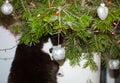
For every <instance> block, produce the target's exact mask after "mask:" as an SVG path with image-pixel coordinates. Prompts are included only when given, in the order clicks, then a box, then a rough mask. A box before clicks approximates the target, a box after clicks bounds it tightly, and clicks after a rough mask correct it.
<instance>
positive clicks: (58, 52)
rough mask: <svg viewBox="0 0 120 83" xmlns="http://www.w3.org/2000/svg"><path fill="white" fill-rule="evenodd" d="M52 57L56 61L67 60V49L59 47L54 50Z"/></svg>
mask: <svg viewBox="0 0 120 83" xmlns="http://www.w3.org/2000/svg"><path fill="white" fill-rule="evenodd" d="M52 55H53V58H54V59H55V60H62V59H64V58H65V49H64V48H62V47H61V45H58V46H56V47H54V48H53V50H52Z"/></svg>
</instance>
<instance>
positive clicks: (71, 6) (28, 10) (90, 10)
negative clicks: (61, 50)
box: [0, 0, 120, 70]
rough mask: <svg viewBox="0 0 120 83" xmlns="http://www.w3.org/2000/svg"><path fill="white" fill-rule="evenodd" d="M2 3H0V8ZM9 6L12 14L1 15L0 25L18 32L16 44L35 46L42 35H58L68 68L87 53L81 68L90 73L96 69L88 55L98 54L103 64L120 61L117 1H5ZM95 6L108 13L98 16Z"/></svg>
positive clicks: (119, 14) (91, 57) (1, 0)
mask: <svg viewBox="0 0 120 83" xmlns="http://www.w3.org/2000/svg"><path fill="white" fill-rule="evenodd" d="M3 2H4V1H3V0H0V5H2V4H3ZM9 3H10V4H12V6H13V12H12V14H10V15H4V14H3V13H2V12H1V14H0V15H1V16H0V18H1V23H2V24H5V25H7V26H8V27H9V28H8V29H10V30H11V31H12V32H13V33H15V34H16V33H22V37H21V38H20V43H24V44H26V45H31V44H36V43H37V42H38V40H39V38H40V37H41V36H43V35H47V34H51V35H53V34H58V33H59V34H63V35H65V43H64V46H65V48H66V59H70V64H71V65H76V64H79V62H80V60H81V57H82V56H84V55H82V53H87V55H85V56H84V58H85V59H86V60H87V61H86V62H85V64H84V68H86V67H88V66H90V68H91V69H92V70H96V69H97V66H96V64H95V62H94V60H93V54H92V52H95V53H101V58H102V63H103V64H107V63H108V61H109V60H110V59H120V53H119V51H120V44H119V43H120V34H119V29H118V28H119V27H120V26H119V21H120V0H104V1H103V0H101V1H100V0H9ZM101 3H102V5H101ZM99 7H103V8H108V11H107V10H104V12H102V13H101V11H99V10H98V8H99ZM98 11H99V12H98ZM107 12H108V14H107ZM99 13H101V14H102V15H101V14H100V15H101V16H102V17H100V16H99ZM104 15H106V16H104ZM10 20H11V21H10Z"/></svg>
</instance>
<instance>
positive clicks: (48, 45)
mask: <svg viewBox="0 0 120 83" xmlns="http://www.w3.org/2000/svg"><path fill="white" fill-rule="evenodd" d="M51 48H53V44H52V42H51V39H50V38H49V39H48V42H46V43H44V44H43V48H42V51H43V52H45V53H47V54H49V55H50V58H51V60H53V58H52V53H50V49H51Z"/></svg>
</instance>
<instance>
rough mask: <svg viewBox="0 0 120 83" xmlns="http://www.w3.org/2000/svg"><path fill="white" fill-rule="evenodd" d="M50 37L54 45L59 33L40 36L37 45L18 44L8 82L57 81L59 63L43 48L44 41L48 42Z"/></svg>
mask: <svg viewBox="0 0 120 83" xmlns="http://www.w3.org/2000/svg"><path fill="white" fill-rule="evenodd" d="M49 37H50V38H51V40H52V43H53V44H54V45H57V44H58V41H57V40H58V39H57V38H58V35H55V36H45V37H42V38H40V42H39V43H37V44H36V45H32V46H27V45H25V44H20V45H18V47H17V49H16V54H15V57H14V60H13V62H12V66H11V70H10V74H9V77H8V83H57V78H56V75H57V72H58V70H59V64H58V63H57V62H56V61H53V60H51V59H50V56H49V55H48V54H47V53H45V52H43V51H42V50H41V48H42V47H43V43H45V42H47V41H48V38H49ZM60 40H61V39H60ZM60 43H61V41H60Z"/></svg>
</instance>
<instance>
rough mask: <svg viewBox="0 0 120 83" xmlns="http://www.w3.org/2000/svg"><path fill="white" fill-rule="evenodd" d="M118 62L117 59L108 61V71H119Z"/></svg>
mask: <svg viewBox="0 0 120 83" xmlns="http://www.w3.org/2000/svg"><path fill="white" fill-rule="evenodd" d="M119 64H120V62H119V60H118V59H112V60H109V68H110V69H119Z"/></svg>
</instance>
